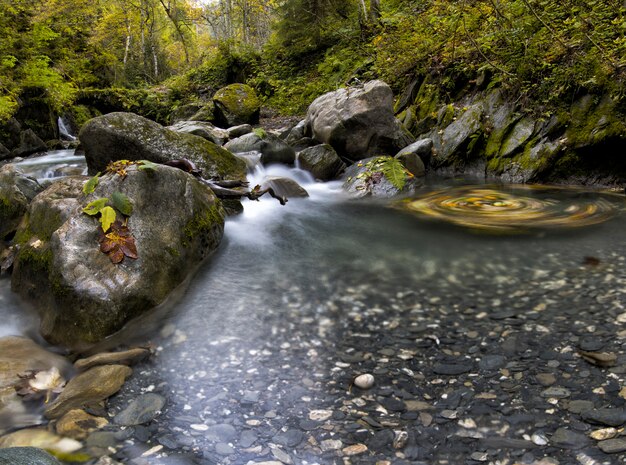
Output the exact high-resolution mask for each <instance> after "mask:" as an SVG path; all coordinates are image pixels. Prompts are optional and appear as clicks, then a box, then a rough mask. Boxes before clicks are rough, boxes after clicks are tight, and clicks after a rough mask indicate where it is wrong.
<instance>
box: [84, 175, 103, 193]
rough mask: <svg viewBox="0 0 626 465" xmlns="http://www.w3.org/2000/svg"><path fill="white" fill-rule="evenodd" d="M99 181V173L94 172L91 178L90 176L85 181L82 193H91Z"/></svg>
mask: <svg viewBox="0 0 626 465" xmlns="http://www.w3.org/2000/svg"><path fill="white" fill-rule="evenodd" d="M99 182H100V173H98V174H96V175H95V176H94V177H93V178H91V179H90V180H89V181H87V182H86V183H85V185H84V186H83V194H85V195H89V194H91V193H92V192H93V191H94V190H96V186H97V185H98V183H99Z"/></svg>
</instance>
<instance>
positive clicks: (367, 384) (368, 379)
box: [354, 373, 374, 389]
mask: <svg viewBox="0 0 626 465" xmlns="http://www.w3.org/2000/svg"><path fill="white" fill-rule="evenodd" d="M354 385H355V386H356V387H358V388H360V389H369V388H371V387H372V386H373V385H374V376H373V375H370V374H369V373H366V374H363V375H359V376H357V377H356V378H354Z"/></svg>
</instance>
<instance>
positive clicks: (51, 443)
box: [0, 428, 83, 465]
mask: <svg viewBox="0 0 626 465" xmlns="http://www.w3.org/2000/svg"><path fill="white" fill-rule="evenodd" d="M9 447H37V448H40V449H46V450H48V451H50V452H54V453H60V454H70V453H72V452H76V451H77V450H79V449H81V448H82V447H83V446H82V444H81V443H80V442H78V441H75V440H74V439H70V438H64V437H61V436H58V435H56V434H54V433H52V432H50V431H48V430H46V429H44V428H29V429H22V430H19V431H15V432H13V433H10V434H7V435H5V436H2V437H1V438H0V450H2V449H5V448H9ZM28 465H30V464H28Z"/></svg>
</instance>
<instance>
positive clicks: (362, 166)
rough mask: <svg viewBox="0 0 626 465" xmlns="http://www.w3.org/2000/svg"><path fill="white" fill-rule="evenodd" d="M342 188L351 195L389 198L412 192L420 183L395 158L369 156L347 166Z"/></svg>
mask: <svg viewBox="0 0 626 465" xmlns="http://www.w3.org/2000/svg"><path fill="white" fill-rule="evenodd" d="M343 179H344V183H343V189H344V190H345V191H346V192H348V194H350V195H351V196H353V197H366V196H370V195H371V196H372V197H380V198H390V197H396V196H400V195H409V194H411V193H413V192H414V191H415V190H416V189H417V188H418V187H419V186H420V185H421V183H420V181H418V180H417V178H415V177H414V176H413V175H412V174H411V173H409V172H408V171H407V169H406V168H404V166H402V163H400V161H399V160H398V159H397V158H393V157H385V156H383V157H371V158H367V159H365V160H361V161H359V162H357V163H355V164H353V165H351V166H349V167H348V169H347V170H346V172H345V173H344V178H343Z"/></svg>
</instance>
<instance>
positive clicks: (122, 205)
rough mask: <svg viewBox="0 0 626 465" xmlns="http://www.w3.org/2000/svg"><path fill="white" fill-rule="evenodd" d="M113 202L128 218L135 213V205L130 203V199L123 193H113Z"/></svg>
mask: <svg viewBox="0 0 626 465" xmlns="http://www.w3.org/2000/svg"><path fill="white" fill-rule="evenodd" d="M111 202H112V203H113V206H114V207H115V208H117V210H118V211H119V212H120V213H122V214H124V215H126V216H130V215H131V213H132V212H133V205H132V204H131V203H130V199H129V198H128V197H126V195H124V194H122V193H121V192H113V195H111Z"/></svg>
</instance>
